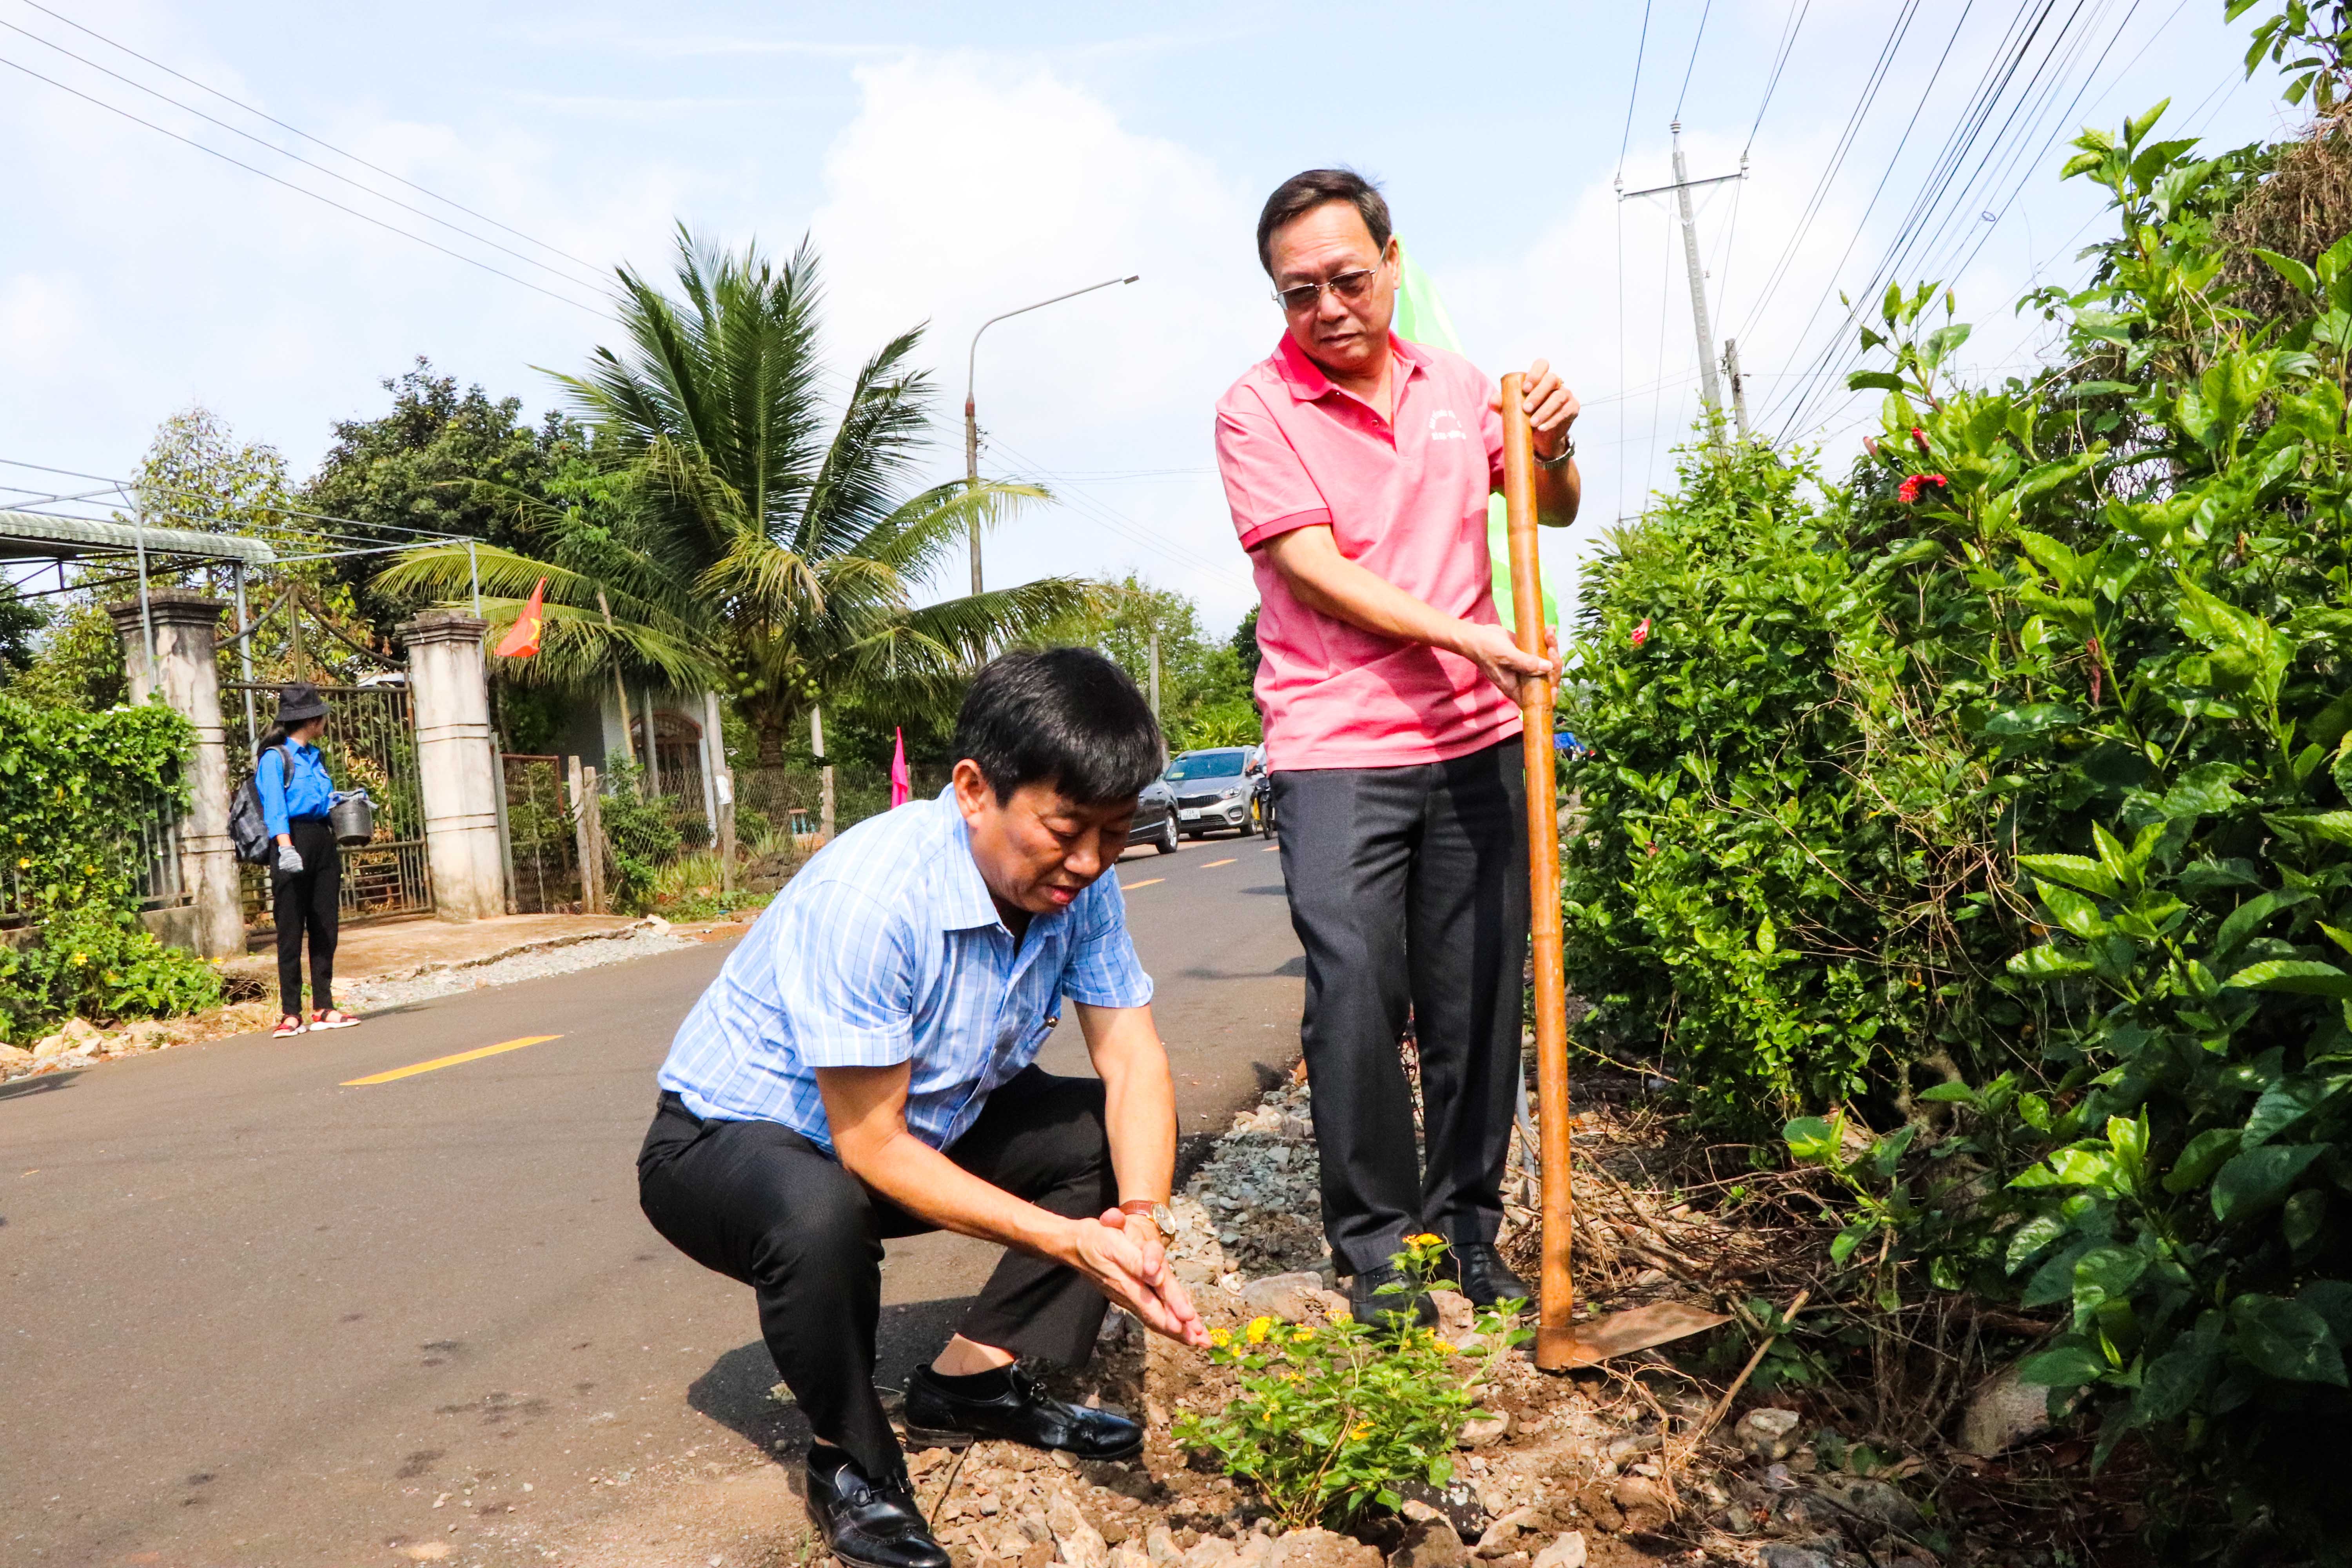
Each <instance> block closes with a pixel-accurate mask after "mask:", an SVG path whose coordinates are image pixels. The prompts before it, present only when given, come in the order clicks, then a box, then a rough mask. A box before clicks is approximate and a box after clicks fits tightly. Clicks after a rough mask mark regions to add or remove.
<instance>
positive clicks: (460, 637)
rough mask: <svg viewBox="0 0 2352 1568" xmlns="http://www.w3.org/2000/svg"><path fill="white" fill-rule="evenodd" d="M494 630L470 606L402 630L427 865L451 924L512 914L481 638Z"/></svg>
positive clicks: (438, 905) (438, 910)
mask: <svg viewBox="0 0 2352 1568" xmlns="http://www.w3.org/2000/svg"><path fill="white" fill-rule="evenodd" d="M488 629H489V623H488V621H485V620H483V619H481V618H480V617H478V616H469V615H467V613H466V612H465V611H463V610H426V611H425V612H423V613H422V614H420V615H419V616H417V617H416V618H415V620H413V621H408V622H406V623H404V624H403V625H402V626H400V628H399V633H400V640H401V643H402V644H403V646H404V647H406V648H407V649H408V700H409V702H410V704H411V705H412V710H413V712H414V714H415V720H416V773H417V782H418V784H419V786H420V787H421V789H422V792H423V794H424V796H425V865H426V867H427V868H428V869H429V870H430V872H431V874H432V878H433V904H434V913H435V914H436V915H438V916H439V917H440V918H441V919H443V920H445V921H478V920H483V919H486V918H488V917H489V916H492V915H502V914H504V913H506V912H507V897H506V869H505V866H504V863H503V861H502V859H501V858H500V856H499V797H498V791H499V780H498V777H497V774H496V773H493V772H492V769H491V763H490V700H489V690H488V687H487V686H486V685H485V684H484V679H485V678H484V675H483V669H482V634H483V633H484V632H486V631H488Z"/></svg>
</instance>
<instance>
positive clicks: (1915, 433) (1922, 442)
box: [1911, 425, 1927, 452]
mask: <svg viewBox="0 0 2352 1568" xmlns="http://www.w3.org/2000/svg"><path fill="white" fill-rule="evenodd" d="M1911 444H1912V445H1913V446H1915V447H1918V448H1919V450H1921V451H1922V452H1924V451H1926V450H1927V432H1926V431H1925V430H1922V429H1920V428H1919V426H1916V425H1914V426H1911Z"/></svg>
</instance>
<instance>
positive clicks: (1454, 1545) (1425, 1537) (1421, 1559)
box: [1389, 1501, 1470, 1568]
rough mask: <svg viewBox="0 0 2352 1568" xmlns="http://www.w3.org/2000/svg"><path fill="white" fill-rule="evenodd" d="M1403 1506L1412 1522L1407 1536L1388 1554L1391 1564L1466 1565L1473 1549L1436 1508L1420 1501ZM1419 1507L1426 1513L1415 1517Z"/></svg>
mask: <svg viewBox="0 0 2352 1568" xmlns="http://www.w3.org/2000/svg"><path fill="white" fill-rule="evenodd" d="M1404 1508H1405V1515H1406V1517H1407V1518H1408V1519H1411V1520H1412V1523H1410V1524H1408V1525H1406V1526H1405V1531H1404V1540H1403V1541H1402V1542H1401V1543H1400V1544H1399V1545H1398V1547H1397V1549H1396V1550H1395V1551H1394V1552H1391V1553H1390V1554H1389V1568H1463V1565H1464V1564H1465V1563H1468V1562H1469V1561H1470V1549H1469V1548H1468V1547H1466V1546H1465V1545H1463V1544H1462V1538H1461V1537H1460V1536H1458V1535H1456V1534H1454V1527H1453V1526H1452V1525H1450V1524H1448V1523H1446V1522H1445V1521H1444V1520H1443V1519H1441V1518H1439V1517H1438V1513H1437V1510H1435V1509H1433V1508H1432V1507H1430V1506H1429V1505H1428V1504H1427V1503H1425V1502H1420V1501H1412V1502H1408V1503H1406V1504H1405V1505H1404ZM1414 1510H1419V1511H1420V1512H1421V1513H1422V1514H1423V1515H1425V1516H1426V1517H1424V1518H1418V1519H1415V1518H1413V1513H1414Z"/></svg>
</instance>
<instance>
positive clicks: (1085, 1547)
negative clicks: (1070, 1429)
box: [1045, 1448, 1110, 1568]
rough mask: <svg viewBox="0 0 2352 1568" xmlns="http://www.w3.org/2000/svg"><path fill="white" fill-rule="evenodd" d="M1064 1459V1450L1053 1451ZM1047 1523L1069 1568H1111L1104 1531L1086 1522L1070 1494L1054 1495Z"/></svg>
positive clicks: (1047, 1512) (1047, 1510)
mask: <svg viewBox="0 0 2352 1568" xmlns="http://www.w3.org/2000/svg"><path fill="white" fill-rule="evenodd" d="M1054 1454H1055V1458H1061V1457H1062V1450H1061V1449H1059V1448H1056V1449H1055V1450H1054ZM1045 1522H1046V1524H1047V1525H1048V1526H1050V1527H1051V1528H1052V1530H1053V1531H1054V1539H1055V1542H1058V1543H1059V1544H1060V1546H1061V1548H1062V1561H1063V1562H1065V1563H1068V1564H1069V1565H1070V1568H1109V1563H1110V1543H1109V1542H1106V1541H1105V1540H1103V1538H1102V1531H1099V1530H1097V1529H1096V1528H1095V1527H1094V1526H1093V1525H1091V1524H1089V1523H1087V1517H1086V1515H1084V1514H1082V1513H1080V1512H1079V1511H1078V1505H1077V1504H1076V1503H1075V1502H1073V1501H1071V1500H1070V1494H1069V1493H1067V1492H1055V1494H1054V1500H1053V1502H1052V1503H1051V1504H1050V1505H1049V1506H1048V1507H1047V1508H1046V1510H1045Z"/></svg>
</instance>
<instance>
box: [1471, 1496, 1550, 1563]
mask: <svg viewBox="0 0 2352 1568" xmlns="http://www.w3.org/2000/svg"><path fill="white" fill-rule="evenodd" d="M1535 1516H1536V1510H1535V1509H1534V1508H1533V1507H1532V1506H1530V1507H1528V1508H1515V1509H1513V1510H1511V1511H1510V1512H1508V1513H1507V1514H1505V1515H1503V1516H1502V1517H1501V1518H1500V1519H1497V1520H1496V1521H1495V1522H1494V1523H1492V1524H1490V1525H1488V1526H1487V1527H1486V1531H1485V1533H1484V1534H1482V1535H1480V1536H1479V1537H1478V1555H1479V1556H1481V1557H1486V1558H1495V1557H1500V1556H1502V1555H1504V1554H1505V1553H1506V1552H1509V1551H1511V1550H1512V1549H1513V1545H1514V1543H1515V1542H1517V1540H1518V1539H1519V1531H1522V1530H1524V1529H1526V1528H1527V1526H1528V1521H1531V1520H1533V1519H1534V1518H1535Z"/></svg>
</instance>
